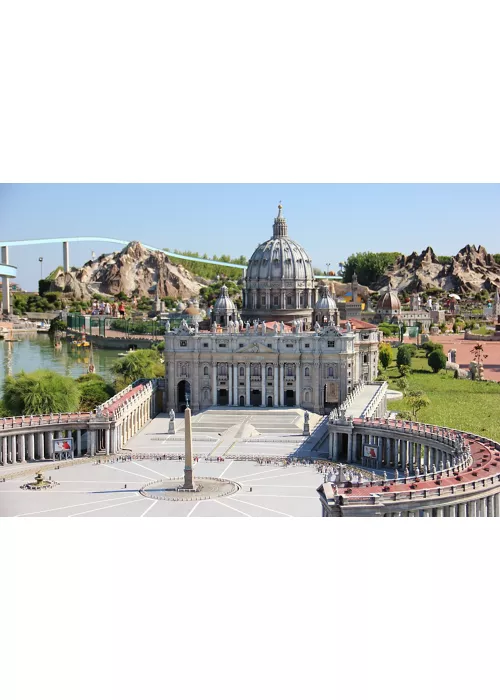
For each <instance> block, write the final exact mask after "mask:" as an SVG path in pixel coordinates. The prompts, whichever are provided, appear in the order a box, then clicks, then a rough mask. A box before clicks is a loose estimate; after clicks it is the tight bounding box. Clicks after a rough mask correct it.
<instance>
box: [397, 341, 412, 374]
mask: <svg viewBox="0 0 500 700" xmlns="http://www.w3.org/2000/svg"><path fill="white" fill-rule="evenodd" d="M411 359H412V351H411V349H410V346H409V345H400V346H399V347H398V352H397V354H396V364H397V366H398V368H399V371H400V372H401V367H402V366H407V367H410V368H411Z"/></svg>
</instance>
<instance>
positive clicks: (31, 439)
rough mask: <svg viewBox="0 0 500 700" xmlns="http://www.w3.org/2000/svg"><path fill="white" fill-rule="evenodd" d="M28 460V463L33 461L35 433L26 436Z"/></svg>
mask: <svg viewBox="0 0 500 700" xmlns="http://www.w3.org/2000/svg"><path fill="white" fill-rule="evenodd" d="M28 459H29V460H30V462H33V461H34V459H35V433H29V434H28Z"/></svg>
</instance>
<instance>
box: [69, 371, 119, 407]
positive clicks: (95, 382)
mask: <svg viewBox="0 0 500 700" xmlns="http://www.w3.org/2000/svg"><path fill="white" fill-rule="evenodd" d="M76 381H77V383H78V384H79V389H80V406H79V408H80V411H93V410H94V409H95V407H96V406H100V404H102V403H104V402H105V401H107V400H108V399H110V398H111V397H112V396H113V394H114V393H115V392H114V391H113V387H112V386H110V385H109V384H107V382H106V381H105V379H103V378H102V377H101V376H100V375H99V374H84V375H83V376H81V377H78V379H77V380H76Z"/></svg>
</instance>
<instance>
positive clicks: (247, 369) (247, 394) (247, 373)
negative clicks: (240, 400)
mask: <svg viewBox="0 0 500 700" xmlns="http://www.w3.org/2000/svg"><path fill="white" fill-rule="evenodd" d="M250 368H251V366H250V362H247V363H246V364H245V406H250Z"/></svg>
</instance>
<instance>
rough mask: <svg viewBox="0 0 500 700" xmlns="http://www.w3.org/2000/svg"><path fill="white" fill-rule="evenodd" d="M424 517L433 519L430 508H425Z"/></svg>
mask: <svg viewBox="0 0 500 700" xmlns="http://www.w3.org/2000/svg"><path fill="white" fill-rule="evenodd" d="M422 515H423V517H424V518H430V517H431V510H430V509H429V508H424V510H423V511H422Z"/></svg>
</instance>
